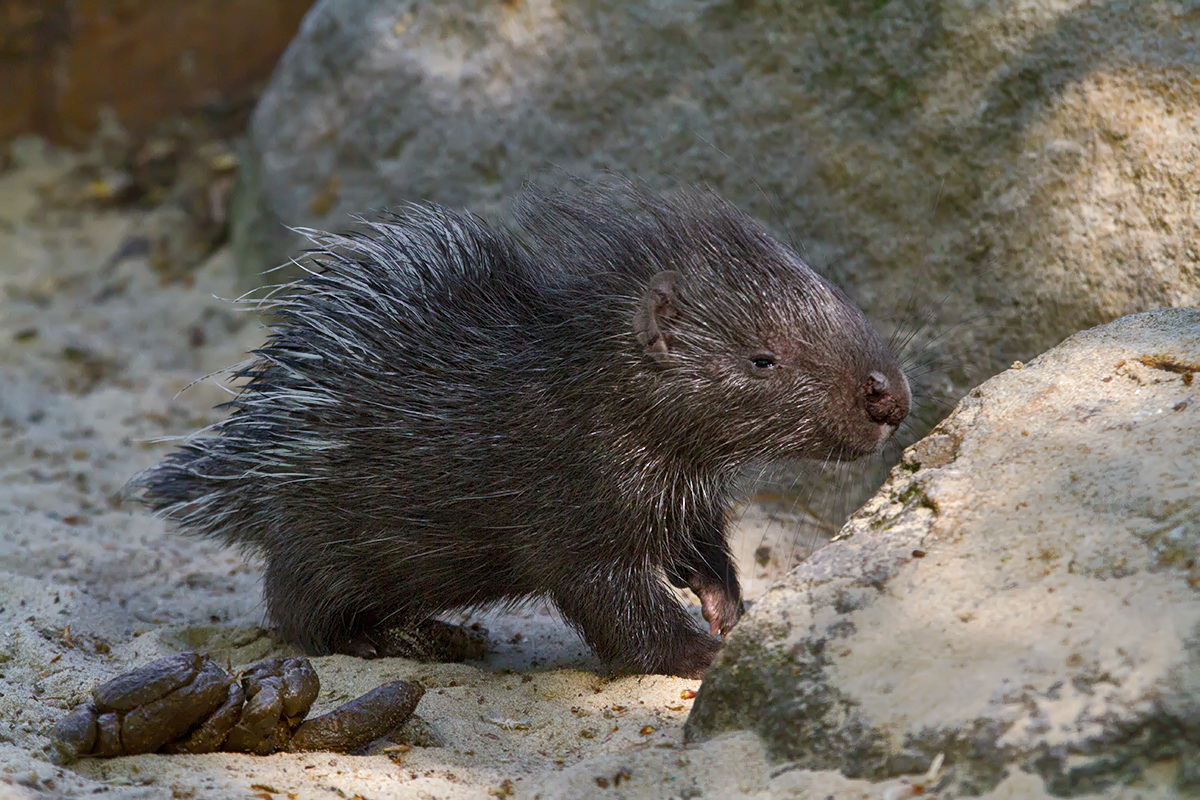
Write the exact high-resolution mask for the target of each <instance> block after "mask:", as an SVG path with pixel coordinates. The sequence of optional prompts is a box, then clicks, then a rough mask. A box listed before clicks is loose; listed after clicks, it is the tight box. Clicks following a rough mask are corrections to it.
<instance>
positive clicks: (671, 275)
mask: <svg viewBox="0 0 1200 800" xmlns="http://www.w3.org/2000/svg"><path fill="white" fill-rule="evenodd" d="M678 285H679V273H678V272H674V271H672V270H667V271H665V272H660V273H658V274H657V275H655V276H654V277H653V278H651V279H650V282H649V283H648V284H646V292H645V294H643V295H642V303H641V305H640V306H638V310H637V314H635V315H634V317H633V330H634V333H636V334H637V338H638V341H639V342H641V345H642V349H643V350H644V351H645V353H646V355H648V356H650V358H652V359H654V362H655V363H656V364H659V365H664V364H668V363H670V361H671V345H672V343H673V340H674V336H673V334H672V329H673V328H674V322H675V319H676V318H677V317H678V316H679V300H678V294H677V287H678Z"/></svg>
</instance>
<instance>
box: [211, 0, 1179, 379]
mask: <svg viewBox="0 0 1200 800" xmlns="http://www.w3.org/2000/svg"><path fill="white" fill-rule="evenodd" d="M1186 6H1187V4H1178V3H1139V2H1136V0H1105V1H1104V2H1097V3H1063V2H1059V0H1020V2H1018V0H1002V1H1001V2H994V3H979V2H977V0H939V2H933V1H932V0H892V2H888V3H879V2H876V1H875V0H854V1H853V2H839V3H829V2H803V3H795V2H791V3H765V2H757V3H756V2H741V1H740V0H635V2H626V1H625V0H621V1H620V2H617V0H608V1H607V2H604V1H603V0H581V1H580V2H570V3H559V2H551V0H519V1H518V2H505V3H497V2H490V1H489V2H485V1H484V0H443V1H442V2H437V3H433V2H395V0H322V2H318V3H317V4H316V6H315V7H314V8H313V10H312V11H311V13H310V14H309V16H308V17H307V19H306V20H305V22H304V24H303V27H302V30H301V32H300V33H299V35H298V38H297V39H296V40H295V41H294V42H293V44H292V46H291V47H290V49H289V51H288V52H287V54H286V56H285V58H284V59H283V61H282V62H281V64H280V66H279V68H278V69H277V71H276V74H275V76H274V78H273V80H272V82H271V85H270V87H269V89H268V90H267V92H266V93H265V95H264V97H263V98H262V102H261V105H260V106H259V108H258V109H257V111H256V113H255V115H254V119H253V124H252V129H251V131H250V136H249V145H248V151H247V154H246V158H245V170H246V172H245V175H244V179H245V180H244V181H243V186H242V190H241V192H240V194H239V198H238V203H237V208H238V211H237V214H236V220H235V241H236V244H237V246H238V248H239V251H240V253H241V254H242V255H243V257H244V259H245V261H246V263H247V264H248V265H249V267H248V269H249V270H252V271H257V270H259V269H263V268H267V267H271V266H274V265H276V264H278V263H281V262H282V261H283V260H284V259H285V258H286V257H288V256H289V255H291V254H292V249H293V248H294V247H295V246H296V244H297V241H298V240H297V239H296V238H295V237H292V236H289V235H288V231H287V230H286V229H285V227H284V226H285V225H315V226H319V227H334V228H338V227H343V226H345V225H346V224H347V223H348V220H349V216H348V215H350V214H353V213H363V212H370V211H371V210H372V209H375V208H379V207H381V206H386V205H392V204H396V203H399V202H401V201H404V200H410V199H419V198H426V199H431V200H436V201H439V202H443V203H447V204H451V205H455V206H467V207H470V208H472V209H474V210H477V211H482V212H490V211H492V210H495V209H497V208H499V207H500V206H501V205H502V200H503V198H505V197H508V196H510V195H511V194H513V193H514V192H516V191H517V190H518V189H519V187H520V184H521V182H522V181H523V180H525V179H526V178H528V177H530V176H531V175H533V174H535V173H537V172H538V171H539V170H545V169H547V168H550V167H555V166H557V167H562V168H565V169H567V170H570V171H575V172H580V173H585V174H586V173H591V172H593V171H595V170H596V169H598V168H601V167H611V168H613V169H616V170H619V171H622V172H627V173H633V174H636V175H640V176H642V177H644V178H646V179H647V180H649V181H650V182H651V183H653V184H656V185H670V184H677V183H681V182H701V181H703V182H708V183H710V184H712V185H713V186H714V187H715V188H716V189H717V190H718V191H720V192H721V193H722V194H725V195H726V196H728V197H730V198H731V199H733V200H734V201H736V202H737V203H738V204H740V205H742V206H743V207H745V208H747V210H749V211H751V212H752V213H755V214H756V215H758V216H760V217H762V218H764V219H766V220H768V221H769V222H770V223H772V224H774V225H775V226H776V227H777V228H780V229H783V230H785V231H790V232H791V233H793V234H795V235H797V236H800V237H802V238H803V239H805V240H806V241H807V242H808V244H809V251H810V255H811V256H812V260H814V261H815V262H816V263H817V265H818V266H820V265H822V264H828V263H829V262H831V261H836V266H830V267H829V269H830V271H832V272H834V273H835V275H834V277H835V278H837V279H838V280H839V281H840V282H842V283H844V284H847V285H848V286H849V288H850V289H851V291H852V293H853V294H854V295H855V297H856V299H858V300H859V301H860V302H861V303H862V304H863V305H864V306H865V307H866V308H867V309H868V311H870V312H872V313H873V314H874V316H875V317H876V318H877V319H880V320H881V321H884V322H886V317H887V316H888V315H889V313H896V314H899V315H901V316H903V315H905V313H907V314H908V315H909V316H910V317H912V318H915V320H916V321H917V323H918V324H920V322H921V321H922V320H924V321H925V322H926V323H927V325H926V330H925V332H924V333H922V334H919V335H918V336H917V341H916V343H915V345H914V349H916V350H920V349H921V348H922V347H924V346H928V347H929V348H930V349H931V352H932V354H933V355H934V356H935V357H936V358H939V359H944V360H947V361H948V362H949V363H951V364H953V365H955V366H954V367H953V368H952V369H951V370H950V372H949V374H948V379H949V384H950V388H951V390H952V391H953V390H957V391H962V390H965V389H966V388H967V387H968V386H971V385H974V384H975V383H977V382H978V380H979V379H981V378H983V377H986V376H988V375H991V374H994V372H995V371H997V370H998V369H1000V368H1003V367H1004V366H1007V364H1008V363H1010V362H1011V361H1012V360H1013V359H1015V358H1027V357H1029V356H1031V355H1034V354H1036V353H1038V352H1040V351H1042V350H1044V349H1045V348H1047V347H1050V346H1052V345H1054V344H1055V343H1057V342H1058V341H1060V340H1061V339H1062V338H1063V337H1065V336H1066V335H1068V334H1070V333H1073V332H1075V331H1077V330H1081V329H1083V328H1087V327H1090V326H1093V325H1096V324H1099V323H1103V322H1107V321H1109V320H1112V319H1114V318H1116V317H1118V316H1121V315H1123V314H1129V313H1134V312H1137V311H1144V310H1147V309H1150V308H1154V307H1157V306H1162V305H1185V304H1195V303H1200V265H1198V261H1200V251H1198V250H1197V248H1196V246H1195V242H1196V241H1197V240H1198V239H1200V236H1198V235H1197V234H1198V231H1197V226H1198V223H1197V220H1198V219H1200V214H1197V213H1196V212H1197V207H1196V202H1197V200H1196V195H1195V193H1194V187H1195V186H1196V185H1198V184H1200V135H1197V128H1196V124H1197V123H1196V119H1197V114H1198V111H1200V95H1198V93H1197V89H1196V86H1197V85H1200V48H1197V47H1196V46H1195V41H1194V35H1195V32H1196V26H1195V21H1194V19H1193V18H1192V17H1191V16H1189V14H1190V13H1191V12H1189V11H1188V10H1187V9H1186ZM943 293H944V297H943ZM910 301H911V305H910ZM960 323H964V324H962V325H961V326H959V324H960Z"/></svg>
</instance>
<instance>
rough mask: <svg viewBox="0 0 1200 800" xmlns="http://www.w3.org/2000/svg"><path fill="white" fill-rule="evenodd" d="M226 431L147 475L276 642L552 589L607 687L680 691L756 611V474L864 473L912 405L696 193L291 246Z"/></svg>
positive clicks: (533, 205)
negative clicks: (835, 462) (799, 467)
mask: <svg viewBox="0 0 1200 800" xmlns="http://www.w3.org/2000/svg"><path fill="white" fill-rule="evenodd" d="M307 233H308V235H309V236H310V238H311V240H312V241H313V242H314V243H315V245H316V249H315V250H314V251H313V259H314V262H315V263H316V264H318V265H319V267H318V268H317V269H315V270H314V271H313V272H312V273H311V274H309V275H308V276H306V277H304V278H302V279H301V280H298V281H296V282H294V283H291V284H288V285H286V286H284V287H282V289H281V290H279V291H277V292H276V293H275V294H274V295H273V297H272V299H271V301H270V303H269V306H268V308H269V310H270V311H271V312H272V313H273V314H274V321H273V324H272V325H271V327H270V336H269V338H268V340H267V342H266V344H265V345H264V346H263V347H262V348H261V349H259V350H256V351H254V355H255V358H254V359H253V360H252V361H250V362H247V365H244V366H243V367H242V368H241V369H240V371H239V372H237V373H236V374H237V375H238V376H239V377H240V378H242V379H244V384H243V386H242V388H241V390H240V393H239V394H238V395H237V396H236V399H234V400H233V401H232V402H231V403H229V405H230V406H231V407H232V412H231V413H230V415H229V417H228V418H227V419H226V420H225V421H224V422H222V423H220V424H218V425H217V426H215V428H213V429H212V430H210V431H206V432H201V433H200V434H197V435H196V436H194V437H192V438H190V439H189V440H187V441H186V443H185V444H183V445H182V446H181V447H180V448H179V449H178V450H177V451H175V452H174V453H172V454H171V455H170V456H168V457H167V458H166V459H165V460H164V461H162V463H160V464H159V465H157V466H155V467H153V468H151V469H149V470H147V471H146V472H145V473H143V474H141V475H139V476H138V477H137V478H135V479H134V481H133V483H132V485H133V487H134V488H135V489H137V490H140V497H141V500H142V501H143V502H144V503H145V504H146V505H148V506H150V507H151V508H153V509H156V510H157V511H159V512H161V513H162V514H163V515H164V516H166V517H167V518H169V519H172V520H174V521H176V522H177V523H179V524H180V525H181V526H182V527H183V528H185V529H186V530H188V531H190V532H194V533H199V534H205V535H209V536H216V537H220V538H222V539H224V540H226V541H228V542H231V543H234V544H237V545H242V546H247V547H249V548H251V549H255V550H258V551H261V553H262V554H264V555H265V559H266V575H265V586H264V593H265V598H266V604H267V609H268V612H269V615H270V618H271V619H272V620H273V621H274V623H275V624H276V625H277V626H278V630H279V632H280V633H281V635H282V636H283V637H284V638H285V639H287V640H289V641H292V642H295V643H296V644H298V645H299V646H300V647H302V648H303V649H304V650H305V651H307V652H309V653H314V654H321V653H329V652H350V653H357V654H368V655H376V654H378V655H382V654H385V653H387V651H388V648H387V645H386V643H387V641H388V638H387V635H386V631H388V630H390V629H393V628H404V627H405V626H409V627H412V626H417V625H421V624H423V623H424V621H425V620H428V619H429V618H430V617H431V616H432V615H435V614H438V613H440V612H445V611H449V610H452V609H465V608H473V607H481V606H487V605H494V604H506V603H516V602H520V601H521V600H524V599H526V598H529V597H532V596H536V595H544V596H548V597H549V598H550V599H552V600H553V602H554V603H555V604H556V605H557V606H558V608H559V609H560V610H561V611H562V613H563V615H564V617H565V618H566V619H567V620H568V621H569V622H570V623H571V624H572V625H573V626H574V627H575V628H577V629H578V630H579V631H580V633H581V634H582V635H583V636H584V638H585V639H586V640H587V642H588V643H589V644H590V645H591V647H592V648H593V649H594V650H595V651H596V653H597V654H598V655H600V656H601V657H602V658H603V659H605V660H606V661H607V662H608V663H609V664H610V665H611V666H613V667H615V668H619V669H626V670H636V671H643V672H657V673H667V674H677V675H688V676H696V675H700V674H702V673H703V671H704V670H705V668H706V667H707V665H708V664H709V662H710V661H711V659H712V657H713V655H714V654H715V652H716V649H717V647H718V640H717V639H716V638H714V637H713V636H711V635H709V633H707V632H704V631H702V630H700V629H699V628H698V627H697V626H696V625H695V623H694V622H693V621H692V619H691V618H690V617H689V615H688V614H687V613H686V611H685V610H684V608H683V607H682V606H681V604H680V603H679V602H678V601H677V599H676V598H675V597H674V596H673V594H672V593H671V591H670V590H669V588H668V587H667V585H666V583H667V582H670V583H673V584H674V585H676V586H688V587H690V588H691V589H692V590H693V591H695V592H696V594H697V595H699V597H700V598H701V600H702V606H703V610H704V615H705V617H706V618H707V619H708V621H709V622H710V625H711V628H712V633H713V634H716V633H724V632H725V631H727V630H728V629H729V628H731V627H732V626H733V624H734V623H735V622H736V621H737V620H738V618H739V617H740V615H741V612H742V602H741V590H740V587H739V585H738V580H737V577H736V572H735V568H734V564H733V561H732V557H731V554H730V552H729V548H728V545H727V543H726V538H725V512H726V510H727V509H728V507H729V506H730V505H731V503H732V502H733V501H734V500H736V499H737V498H736V496H735V492H736V487H737V486H738V485H739V480H738V478H739V476H740V475H741V474H742V472H743V470H744V469H745V467H746V465H748V464H752V463H761V462H763V461H768V460H778V459H786V458H795V457H801V458H821V459H829V458H841V459H846V458H855V457H858V456H861V455H865V454H867V453H871V452H874V451H875V450H877V449H878V447H879V446H880V445H881V444H882V442H883V441H884V440H885V439H886V438H887V437H888V436H889V435H890V433H891V432H892V431H893V430H894V429H895V427H896V425H897V424H899V422H900V421H901V420H902V419H903V418H904V416H905V414H906V413H907V410H908V404H909V391H908V386H907V383H906V381H905V379H904V376H903V375H902V373H901V371H900V368H899V366H898V365H897V361H896V359H895V358H894V356H893V355H892V354H891V352H890V351H889V350H888V349H887V347H886V346H885V345H884V344H883V343H882V341H881V340H880V338H879V336H878V335H877V334H876V332H875V330H874V329H873V328H872V327H871V325H870V324H869V323H868V322H867V320H866V318H865V317H864V316H863V314H862V312H861V311H860V310H859V309H858V308H857V307H855V306H854V305H853V304H852V303H851V302H849V301H848V300H847V299H846V298H845V296H844V295H843V294H842V293H841V292H840V291H839V290H838V289H836V288H835V287H833V286H832V285H831V284H829V283H828V282H827V281H825V280H824V279H823V278H821V277H820V276H818V275H817V274H816V273H814V272H813V271H812V270H811V269H809V268H808V267H807V266H806V265H805V264H804V262H803V261H802V260H801V259H800V257H799V256H797V255H796V254H795V253H794V252H793V251H791V250H790V249H789V248H788V247H786V246H785V245H783V244H782V243H780V242H779V241H778V240H776V239H775V238H773V237H772V236H771V235H770V234H768V233H767V232H766V230H765V229H764V228H763V227H761V226H760V225H759V224H758V223H756V222H755V221H753V220H751V219H750V218H748V217H746V216H745V215H743V214H742V213H740V212H738V211H737V210H736V209H734V208H733V207H731V206H730V205H728V204H726V203H725V202H723V201H721V200H719V199H717V198H716V197H714V196H712V195H711V194H709V193H706V192H700V191H692V192H684V193H680V194H678V195H675V196H672V197H671V198H670V199H667V198H664V197H661V196H657V195H655V194H652V193H651V192H649V191H648V190H646V189H644V188H642V187H641V186H640V185H635V184H632V183H628V182H623V181H619V180H615V179H614V180H608V181H604V182H601V183H592V184H576V185H573V186H570V187H568V188H566V189H557V190H538V189H533V190H530V191H529V193H528V194H527V195H526V196H525V197H524V198H523V199H522V200H521V201H520V202H519V203H518V205H517V207H516V211H515V214H514V219H513V220H512V222H511V223H510V224H509V225H507V226H506V227H496V226H491V225H489V224H487V223H485V222H483V221H482V220H480V219H478V218H476V217H473V216H470V215H468V214H465V213H460V212H456V211H451V210H448V209H445V208H441V207H438V206H435V205H420V206H409V207H406V208H404V209H403V210H402V212H401V213H399V214H397V215H392V216H388V217H386V218H384V219H383V220H381V221H375V222H371V223H367V224H366V226H365V228H364V229H363V230H362V231H360V232H354V233H346V234H343V235H330V234H324V233H318V232H312V231H309V232H307Z"/></svg>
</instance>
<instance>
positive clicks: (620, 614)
mask: <svg viewBox="0 0 1200 800" xmlns="http://www.w3.org/2000/svg"><path fill="white" fill-rule="evenodd" d="M553 598H554V601H555V603H556V604H557V605H558V608H559V610H560V611H562V614H563V616H564V617H566V619H567V621H568V622H570V623H571V624H572V625H573V626H574V627H575V628H577V629H578V630H579V632H580V633H581V634H583V638H584V639H585V640H586V641H587V643H588V644H589V645H590V646H591V648H592V649H593V650H594V651H595V652H596V655H598V656H600V658H602V659H604V661H605V662H607V663H608V664H609V665H610V666H612V667H613V668H615V669H619V670H626V671H630V672H648V673H654V674H662V675H679V676H682V677H687V678H699V677H701V676H703V675H704V672H705V670H707V669H708V665H709V664H710V663H711V662H712V659H713V656H715V655H716V653H717V650H718V648H719V647H720V642H718V641H717V640H716V639H713V638H712V637H711V636H709V635H708V634H706V633H704V632H703V631H701V630H700V629H698V628H697V627H696V625H695V623H694V622H693V621H692V618H691V617H690V616H689V615H688V613H687V611H685V610H684V608H683V606H681V605H680V604H679V601H678V600H677V599H676V598H675V597H673V596H672V595H671V593H670V591H669V590H668V589H667V587H666V586H665V585H664V584H663V582H662V579H661V577H659V576H658V575H657V574H654V573H651V572H647V571H645V570H640V569H629V570H626V569H613V570H605V571H604V572H602V573H598V572H593V573H591V574H585V575H583V576H580V577H579V579H578V580H577V581H575V582H573V583H572V584H570V585H569V586H563V587H559V588H558V589H556V590H555V591H554V592H553Z"/></svg>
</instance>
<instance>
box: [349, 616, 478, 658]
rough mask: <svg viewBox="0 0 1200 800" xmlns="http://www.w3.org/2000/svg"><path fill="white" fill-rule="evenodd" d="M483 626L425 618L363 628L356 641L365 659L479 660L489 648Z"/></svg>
mask: <svg viewBox="0 0 1200 800" xmlns="http://www.w3.org/2000/svg"><path fill="white" fill-rule="evenodd" d="M486 634H487V631H486V630H484V629H483V628H478V629H474V628H467V627H464V626H462V625H452V624H450V623H449V622H442V621H441V620H439V619H425V620H421V621H420V622H416V623H413V624H409V625H396V624H392V625H380V626H376V627H374V628H372V629H369V630H364V631H362V632H361V633H360V634H359V635H358V636H357V637H356V639H355V641H354V643H353V644H355V645H357V647H358V648H359V649H360V650H362V651H363V652H361V653H356V655H362V656H363V657H365V658H387V657H393V656H395V657H400V658H413V659H416V660H417V661H476V660H479V659H482V658H484V657H485V656H487V654H488V651H489V648H488V643H487V638H486Z"/></svg>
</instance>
